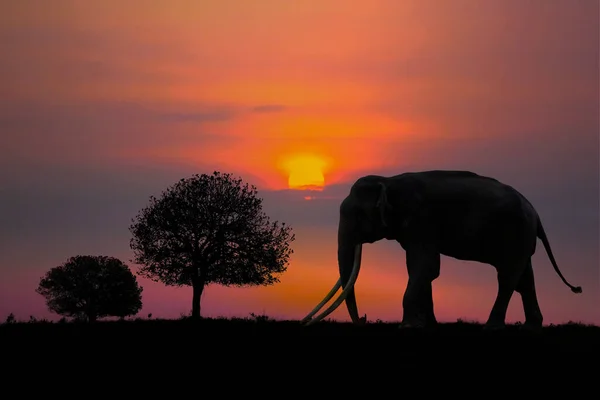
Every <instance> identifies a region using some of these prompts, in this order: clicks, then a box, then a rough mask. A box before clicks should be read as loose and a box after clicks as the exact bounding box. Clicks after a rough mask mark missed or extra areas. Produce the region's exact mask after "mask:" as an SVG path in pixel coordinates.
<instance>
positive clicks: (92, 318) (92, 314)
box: [87, 311, 98, 323]
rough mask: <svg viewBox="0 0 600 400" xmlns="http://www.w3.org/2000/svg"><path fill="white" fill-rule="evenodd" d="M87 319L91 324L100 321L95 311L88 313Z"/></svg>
mask: <svg viewBox="0 0 600 400" xmlns="http://www.w3.org/2000/svg"><path fill="white" fill-rule="evenodd" d="M87 318H88V322H91V323H93V322H96V320H97V319H98V318H97V317H96V313H95V312H94V311H90V312H88V313H87Z"/></svg>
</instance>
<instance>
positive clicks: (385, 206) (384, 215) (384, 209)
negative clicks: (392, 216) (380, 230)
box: [375, 182, 393, 227]
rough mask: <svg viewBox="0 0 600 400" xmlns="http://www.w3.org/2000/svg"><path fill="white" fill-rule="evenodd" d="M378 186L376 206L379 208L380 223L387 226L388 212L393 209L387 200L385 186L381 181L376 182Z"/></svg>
mask: <svg viewBox="0 0 600 400" xmlns="http://www.w3.org/2000/svg"><path fill="white" fill-rule="evenodd" d="M378 186H379V198H378V199H377V204H376V206H375V207H376V208H377V209H378V210H379V216H380V217H381V224H382V225H383V226H385V227H387V226H389V221H388V213H389V211H391V210H393V207H392V205H391V204H390V202H389V201H388V196H387V186H386V184H385V183H383V182H378Z"/></svg>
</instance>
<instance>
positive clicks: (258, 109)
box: [251, 104, 287, 113]
mask: <svg viewBox="0 0 600 400" xmlns="http://www.w3.org/2000/svg"><path fill="white" fill-rule="evenodd" d="M286 109H287V107H286V106H284V105H281V104H264V105H260V106H255V107H252V109H251V111H252V112H255V113H278V112H283V111H285V110H286Z"/></svg>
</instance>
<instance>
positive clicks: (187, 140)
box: [0, 101, 236, 167]
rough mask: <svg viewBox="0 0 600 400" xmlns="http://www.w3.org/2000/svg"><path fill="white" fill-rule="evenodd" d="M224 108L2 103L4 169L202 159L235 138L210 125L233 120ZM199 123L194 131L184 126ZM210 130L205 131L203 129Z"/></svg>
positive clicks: (1, 159) (0, 143)
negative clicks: (166, 156)
mask: <svg viewBox="0 0 600 400" xmlns="http://www.w3.org/2000/svg"><path fill="white" fill-rule="evenodd" d="M235 113H236V110H235V109H234V108H232V107H226V106H221V105H210V104H206V105H197V106H189V105H177V104H165V105H153V104H144V103H137V102H120V101H105V102H78V103H66V102H64V103H62V104H61V103H59V104H52V103H50V104H44V103H43V102H13V103H7V102H6V103H0V125H1V126H2V131H3V134H2V136H1V137H0V149H2V150H0V164H8V165H11V167H14V166H15V165H22V164H23V163H24V162H35V163H40V162H41V163H43V162H44V160H46V161H47V162H50V161H51V160H52V161H51V162H53V163H55V162H61V163H64V162H74V161H75V160H77V162H83V163H89V162H92V161H93V160H98V159H106V158H107V157H108V158H110V159H114V158H115V157H121V156H123V155H128V157H129V158H132V157H135V156H136V155H139V154H142V153H148V152H150V153H152V152H154V153H157V154H159V153H160V152H161V151H162V150H165V151H168V150H170V149H172V148H175V147H176V146H180V147H184V148H192V147H198V155H199V156H202V154H210V152H211V151H213V149H220V148H223V147H226V146H227V145H230V144H231V142H232V141H234V140H235V138H232V137H231V136H228V135H222V134H217V133H214V131H212V130H209V128H208V125H209V124H213V123H225V122H227V121H230V120H232V119H233V118H235ZM186 122H192V123H194V124H199V125H200V126H199V127H194V129H193V130H191V129H190V128H189V127H187V126H186V125H185V124H184V123H186ZM204 125H206V127H205V126H204Z"/></svg>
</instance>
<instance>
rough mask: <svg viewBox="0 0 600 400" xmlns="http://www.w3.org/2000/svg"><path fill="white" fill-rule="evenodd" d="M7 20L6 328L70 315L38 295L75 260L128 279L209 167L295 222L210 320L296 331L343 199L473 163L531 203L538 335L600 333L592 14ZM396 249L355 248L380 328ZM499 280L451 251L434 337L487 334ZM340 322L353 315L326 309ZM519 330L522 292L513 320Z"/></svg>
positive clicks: (1, 151)
mask: <svg viewBox="0 0 600 400" xmlns="http://www.w3.org/2000/svg"><path fill="white" fill-rule="evenodd" d="M2 10H3V11H2V12H1V13H0V48H2V52H0V83H1V84H0V321H3V320H4V319H5V318H6V316H7V315H8V314H9V313H14V315H15V316H16V318H17V319H28V318H29V316H34V317H36V318H48V319H53V320H55V319H58V318H59V317H58V316H56V315H55V314H52V313H50V312H49V311H48V310H47V309H46V306H45V304H44V299H43V298H42V296H40V295H38V294H36V293H35V289H36V287H37V285H38V283H39V279H40V278H41V277H42V276H43V274H44V273H45V272H46V271H47V270H49V269H50V268H53V267H55V266H58V265H60V264H62V263H63V262H65V261H66V260H67V259H68V258H69V257H71V256H74V255H77V254H95V255H99V254H102V255H109V256H113V257H118V258H120V259H121V260H123V261H124V262H126V263H127V264H128V265H129V266H130V268H131V269H132V272H134V273H135V270H136V266H135V265H134V264H133V263H132V262H131V259H132V258H133V253H132V251H131V250H130V248H129V239H130V233H129V230H128V227H129V225H130V222H131V219H132V218H133V217H134V216H135V215H136V214H137V212H138V211H139V210H140V209H141V208H143V207H145V206H146V205H147V203H148V201H149V197H150V196H151V195H159V194H160V193H161V191H163V190H164V189H166V188H167V187H168V186H170V185H171V184H173V183H175V182H176V181H177V180H179V179H181V178H185V177H189V176H191V175H192V174H196V173H210V172H212V171H214V170H219V171H222V172H230V173H233V174H235V175H237V176H239V177H241V178H242V179H243V180H244V181H245V182H248V183H250V184H252V185H255V186H256V187H257V188H258V190H259V196H260V197H261V198H263V199H264V211H265V213H267V215H269V217H270V218H271V219H272V220H279V221H284V222H286V224H288V225H290V226H292V228H293V230H294V233H295V235H296V240H295V241H294V242H293V244H292V247H293V249H294V254H293V255H292V257H291V260H290V264H289V266H288V270H287V271H286V272H285V273H283V274H282V275H281V276H280V283H277V284H275V285H273V286H269V287H249V288H225V287H221V286H209V287H207V289H206V290H205V292H204V294H203V297H202V314H203V315H204V316H207V317H219V316H223V317H233V316H235V317H247V316H249V314H250V313H254V314H266V315H268V316H270V317H272V318H277V319H300V318H302V317H304V315H306V314H307V313H308V312H309V311H310V310H311V309H312V308H313V307H314V306H315V305H316V304H317V303H318V302H319V301H320V300H321V299H322V298H323V296H324V295H325V294H326V293H327V292H328V291H329V289H330V288H331V286H333V284H334V283H335V281H336V280H337V278H338V269H337V260H336V244H337V236H336V235H337V222H338V209H339V204H340V202H341V201H342V199H343V198H344V196H345V195H346V194H347V193H348V191H349V188H350V185H351V184H352V183H353V181H355V180H356V179H357V178H358V177H360V176H361V175H366V174H382V175H395V174H399V173H402V172H408V171H418V170H429V169H464V170H470V171H474V172H477V173H480V174H483V175H488V176H492V177H494V178H497V179H499V180H501V181H503V182H505V183H507V184H510V185H511V186H514V187H515V188H517V189H518V190H520V191H521V192H522V193H523V194H524V195H525V196H527V197H528V198H529V199H530V200H531V202H532V203H533V204H534V206H535V207H536V208H537V210H538V212H539V214H540V216H541V218H542V222H543V224H544V226H545V229H546V232H547V234H548V236H549V240H550V243H551V245H552V249H553V252H554V255H555V257H556V259H557V262H558V264H559V267H560V268H561V270H562V272H563V274H564V275H565V277H566V278H567V279H568V280H569V281H570V282H571V283H572V284H574V285H581V286H582V287H583V293H582V294H579V295H576V294H573V293H572V292H571V291H570V290H569V288H567V287H566V286H565V285H564V284H563V283H562V282H561V281H560V279H559V277H558V276H557V275H556V273H555V272H554V271H553V269H552V266H551V264H550V261H549V259H548V257H547V255H546V254H545V252H544V251H543V246H542V245H541V242H540V241H538V250H537V252H536V254H535V255H534V257H533V264H534V271H535V279H536V284H537V288H538V289H537V292H538V298H539V302H540V306H541V309H542V312H543V314H544V322H545V323H554V324H557V323H564V322H568V321H581V322H586V323H594V324H600V308H599V307H598V304H600V274H599V272H598V271H599V267H600V265H599V264H600V263H599V258H600V257H599V242H600V238H599V211H598V205H599V193H600V189H599V186H600V183H599V181H600V177H599V152H600V145H599V123H600V122H599V113H600V104H599V102H600V100H599V90H600V88H599V87H600V82H599V76H598V75H599V69H600V65H599V52H600V50H599V49H600V39H599V18H600V17H599V15H600V10H599V3H598V1H596V0H554V1H543V0H530V1H527V2H525V1H522V0H487V1H478V0H435V1H434V0H403V1H397V0H372V1H369V2H356V3H353V4H352V6H349V3H348V2H347V1H342V0H303V1H285V2H284V1H280V0H253V1H243V0H219V1H216V0H215V1H208V0H201V1H190V0H169V1H166V0H152V1H148V0H126V1H119V2H117V1H115V0H103V1H99V0H87V1H75V0H53V1H52V2H48V1H43V0H21V1H18V2H16V1H15V2H9V3H7V4H5V5H3V6H2ZM138 282H139V283H140V284H141V285H142V286H143V287H144V292H143V304H144V306H143V309H142V311H141V312H140V313H139V314H138V316H141V317H146V316H147V314H149V313H152V315H153V317H154V318H179V317H180V316H181V315H185V314H189V312H190V310H191V296H192V292H191V288H189V287H183V288H172V287H165V286H164V285H162V284H160V283H154V282H150V281H148V280H146V279H143V278H140V277H138ZM406 282H407V273H406V266H405V254H404V251H403V250H402V248H401V247H400V246H399V244H397V243H395V242H391V241H385V240H384V241H380V242H377V243H375V244H369V245H365V246H364V247H363V264H362V268H361V272H360V276H359V279H358V282H357V284H356V291H357V292H356V293H357V300H358V307H359V312H360V314H361V315H363V314H367V317H368V319H369V320H370V321H374V320H377V319H380V320H383V321H400V320H401V318H402V296H403V293H404V289H405V287H406ZM496 285H497V283H496V274H495V270H494V269H493V268H492V267H491V266H489V265H485V264H479V263H475V262H465V261H458V260H454V259H452V258H448V257H442V268H441V276H440V277H439V278H438V279H437V280H436V281H435V282H434V287H433V291H434V303H435V311H436V315H437V318H438V320H440V321H445V322H451V321H455V320H457V319H459V318H461V319H465V320H472V321H479V322H485V320H486V319H487V316H488V314H489V311H490V310H491V307H492V304H493V302H494V299H495V296H496V290H497V286H496ZM330 317H331V318H333V319H336V320H339V321H348V320H349V317H348V313H347V311H346V309H345V307H344V306H341V307H340V308H339V309H338V310H337V311H335V312H334V313H333V314H331V315H330ZM519 320H523V311H522V306H521V301H520V296H518V295H517V294H515V296H514V297H513V299H512V301H511V305H510V307H509V312H508V318H507V321H509V322H515V321H519Z"/></svg>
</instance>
